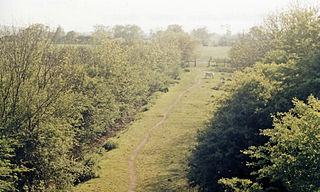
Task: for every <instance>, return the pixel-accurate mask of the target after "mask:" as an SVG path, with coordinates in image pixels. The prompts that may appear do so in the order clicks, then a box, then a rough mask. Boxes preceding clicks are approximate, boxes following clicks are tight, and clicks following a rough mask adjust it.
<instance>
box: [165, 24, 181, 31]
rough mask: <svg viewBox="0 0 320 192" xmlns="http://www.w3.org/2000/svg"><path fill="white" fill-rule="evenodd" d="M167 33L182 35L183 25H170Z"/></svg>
mask: <svg viewBox="0 0 320 192" xmlns="http://www.w3.org/2000/svg"><path fill="white" fill-rule="evenodd" d="M166 32H174V33H181V32H184V31H183V29H182V26H181V25H177V24H173V25H168V27H167V30H166Z"/></svg>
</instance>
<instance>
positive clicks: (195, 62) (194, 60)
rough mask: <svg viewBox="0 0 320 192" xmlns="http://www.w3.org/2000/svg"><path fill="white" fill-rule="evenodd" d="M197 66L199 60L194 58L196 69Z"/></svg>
mask: <svg viewBox="0 0 320 192" xmlns="http://www.w3.org/2000/svg"><path fill="white" fill-rule="evenodd" d="M196 66H197V59H196V58H194V67H196Z"/></svg>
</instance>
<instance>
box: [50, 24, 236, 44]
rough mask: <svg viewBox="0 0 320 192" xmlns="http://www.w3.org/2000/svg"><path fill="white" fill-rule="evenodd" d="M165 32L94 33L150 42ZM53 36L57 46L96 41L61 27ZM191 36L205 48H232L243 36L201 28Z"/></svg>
mask: <svg viewBox="0 0 320 192" xmlns="http://www.w3.org/2000/svg"><path fill="white" fill-rule="evenodd" d="M167 30H169V31H173V32H184V31H183V29H182V26H181V25H177V24H173V25H169V26H168V29H167ZM162 32H163V31H161V30H160V31H151V32H150V33H145V32H144V31H143V30H142V29H141V28H140V27H139V26H137V25H129V24H128V25H114V26H112V27H111V26H104V25H95V26H94V32H93V33H104V34H107V35H108V37H109V38H111V39H117V40H118V41H125V40H136V39H141V40H149V39H151V38H153V37H154V36H155V35H158V34H159V33H162ZM50 33H51V36H53V39H52V40H53V43H55V44H90V43H92V42H93V41H94V35H92V34H91V33H90V34H85V33H79V32H76V31H73V30H72V31H68V32H65V31H64V29H63V28H62V27H61V26H59V27H57V29H56V30H55V31H52V32H50ZM189 34H190V36H192V37H193V38H196V39H198V40H199V41H200V43H201V44H202V45H203V46H231V45H233V44H234V43H235V42H236V40H238V39H239V38H240V37H241V34H231V30H230V29H227V30H226V32H225V34H217V33H210V32H209V31H208V29H207V28H206V27H200V28H197V29H193V30H192V31H191V32H190V33H189Z"/></svg>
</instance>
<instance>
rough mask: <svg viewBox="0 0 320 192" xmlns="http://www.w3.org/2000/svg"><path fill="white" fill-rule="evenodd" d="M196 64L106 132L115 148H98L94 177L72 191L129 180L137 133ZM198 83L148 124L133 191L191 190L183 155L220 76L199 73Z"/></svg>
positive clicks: (195, 72) (189, 78)
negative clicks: (114, 131)
mask: <svg viewBox="0 0 320 192" xmlns="http://www.w3.org/2000/svg"><path fill="white" fill-rule="evenodd" d="M199 74H200V69H192V70H191V72H186V73H184V74H183V75H182V77H181V81H180V83H179V84H176V85H174V86H173V87H170V88H169V90H170V91H169V92H168V93H158V94H156V95H155V96H154V97H155V98H154V99H153V103H154V104H153V106H151V107H150V109H149V110H147V111H145V112H141V113H139V114H138V115H137V119H136V120H135V121H134V122H132V123H131V124H130V125H129V126H128V128H127V129H126V130H123V131H122V132H120V133H119V134H118V135H117V137H115V138H112V141H113V142H116V143H118V148H116V149H113V150H111V151H109V152H106V153H104V155H103V156H102V161H101V163H100V167H101V170H100V173H99V175H100V177H99V178H95V179H92V180H89V181H87V182H85V183H82V184H80V185H78V186H76V187H75V189H74V190H75V191H79V192H82V191H83V192H84V191H85V192H88V191H110V192H117V191H127V188H128V185H129V173H128V162H129V157H130V154H131V152H132V151H133V150H134V149H135V147H136V146H137V145H138V144H139V143H140V141H141V140H142V139H143V137H144V134H145V132H146V131H147V130H148V129H150V128H151V127H152V126H153V125H154V124H156V123H157V122H158V121H159V120H160V119H161V118H162V114H163V112H164V111H166V110H167V108H168V106H170V105H171V104H172V103H173V102H174V101H175V100H176V98H177V96H178V95H179V93H181V92H182V91H183V90H185V89H186V88H188V87H190V86H191V85H192V84H193V83H194V82H195V79H196V77H197V76H199ZM201 77H202V81H201V84H200V85H198V86H197V87H195V88H194V89H192V90H191V91H190V92H188V93H186V94H185V95H184V96H183V98H182V99H181V101H180V103H179V104H178V105H177V106H175V107H174V108H173V109H172V111H171V112H170V113H169V114H168V118H167V119H166V120H165V122H164V123H163V124H162V125H160V126H159V127H157V128H156V129H154V130H153V131H152V133H151V137H150V139H149V141H148V143H147V144H146V146H145V148H144V149H142V152H140V153H139V155H138V157H137V161H136V165H137V168H136V169H137V175H138V186H137V191H192V189H189V188H188V184H187V179H186V171H185V170H186V168H187V157H188V155H189V154H190V148H191V147H192V146H193V145H194V144H195V142H196V135H197V131H198V130H199V129H203V128H204V127H205V123H206V122H207V121H208V119H209V118H210V116H211V114H210V109H211V105H210V100H212V97H215V96H216V95H218V94H219V93H220V92H221V91H218V90H214V89H213V88H214V87H215V86H217V85H218V84H219V83H221V81H222V76H221V73H215V78H214V79H204V78H203V77H204V76H203V75H201Z"/></svg>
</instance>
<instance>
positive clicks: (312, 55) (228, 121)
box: [189, 7, 320, 191]
mask: <svg viewBox="0 0 320 192" xmlns="http://www.w3.org/2000/svg"><path fill="white" fill-rule="evenodd" d="M318 13H319V9H314V8H299V9H297V8H295V7H294V8H293V9H291V10H289V11H287V12H285V13H282V14H280V15H277V16H272V17H270V18H269V19H268V21H269V22H270V23H266V25H265V26H262V27H257V28H253V29H252V30H251V31H250V33H249V34H248V35H249V36H248V37H250V38H249V39H251V40H250V41H246V42H248V44H246V42H244V44H240V45H239V46H240V49H239V53H241V54H243V55H242V56H240V55H241V54H239V55H238V56H237V57H236V58H240V59H241V58H243V59H244V62H243V63H242V64H243V65H240V66H239V67H240V68H242V69H243V68H244V69H243V71H242V72H238V73H236V74H235V75H234V77H233V82H231V83H228V84H226V86H225V91H227V93H226V94H225V95H223V96H222V97H221V98H220V99H219V100H218V101H217V103H216V106H217V107H216V109H215V110H214V114H213V118H212V120H211V122H210V124H209V125H208V128H207V130H205V131H203V132H202V133H200V134H199V138H198V141H199V144H198V145H197V146H196V147H195V150H194V151H193V155H192V156H191V158H190V170H189V180H190V184H191V185H193V186H199V187H200V190H201V191H222V190H223V189H222V188H221V186H219V185H218V182H217V181H218V180H219V179H221V178H233V179H232V180H228V181H227V183H226V184H227V185H228V186H229V187H231V188H232V187H234V186H237V185H240V184H241V186H242V187H243V186H244V185H246V186H250V187H254V188H255V189H254V190H258V191H259V190H260V189H261V187H262V188H263V189H271V188H274V189H275V190H279V191H285V190H286V185H285V184H284V183H283V182H280V181H281V180H276V179H270V178H272V177H270V178H267V177H266V178H263V179H261V180H260V181H259V183H257V180H258V179H259V178H257V175H254V174H250V173H251V172H257V171H258V170H259V168H261V167H258V166H255V167H246V165H245V164H246V162H248V161H249V162H251V161H254V162H253V163H256V164H255V165H259V166H269V164H268V162H267V161H266V163H265V165H264V164H263V163H262V162H259V163H257V159H250V158H249V157H248V156H245V155H244V154H243V153H241V151H242V150H245V149H247V148H248V147H249V146H260V145H264V143H265V142H267V138H266V137H264V135H259V130H260V129H261V130H264V129H267V128H270V127H272V119H271V118H270V114H276V113H277V112H287V111H288V110H289V109H290V108H292V104H291V100H292V98H298V99H299V100H303V101H305V100H307V97H308V96H309V95H310V94H313V95H315V96H316V97H319V96H320V87H319V86H318V85H319V82H320V76H319V70H320V66H319V65H320V62H319V61H320V56H319V50H320V46H319V41H318V40H319V37H316V35H315V34H316V32H315V31H316V29H318V30H319V29H320V22H319V17H318ZM292 41H293V42H292ZM259 43H260V44H259ZM237 46H238V45H237ZM245 46H248V48H249V50H252V52H250V51H248V50H246V49H241V48H244V47H245ZM311 47H312V50H311V49H310V48H311ZM235 48H236V49H235V50H237V48H238V47H235ZM236 53H237V52H236ZM240 61H241V60H240ZM246 61H248V63H250V65H246V64H248V63H246ZM256 61H261V62H256ZM245 67H246V68H245ZM290 150H291V149H290ZM292 150H294V149H292ZM293 152H295V151H293ZM276 175H277V174H276ZM276 175H275V176H274V178H276V177H277V176H276ZM237 178H240V180H239V179H237ZM242 179H244V180H242ZM224 181H226V180H221V182H224ZM224 183H225V182H224ZM237 190H238V191H239V190H240V188H238V189H237ZM288 190H289V188H288Z"/></svg>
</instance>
